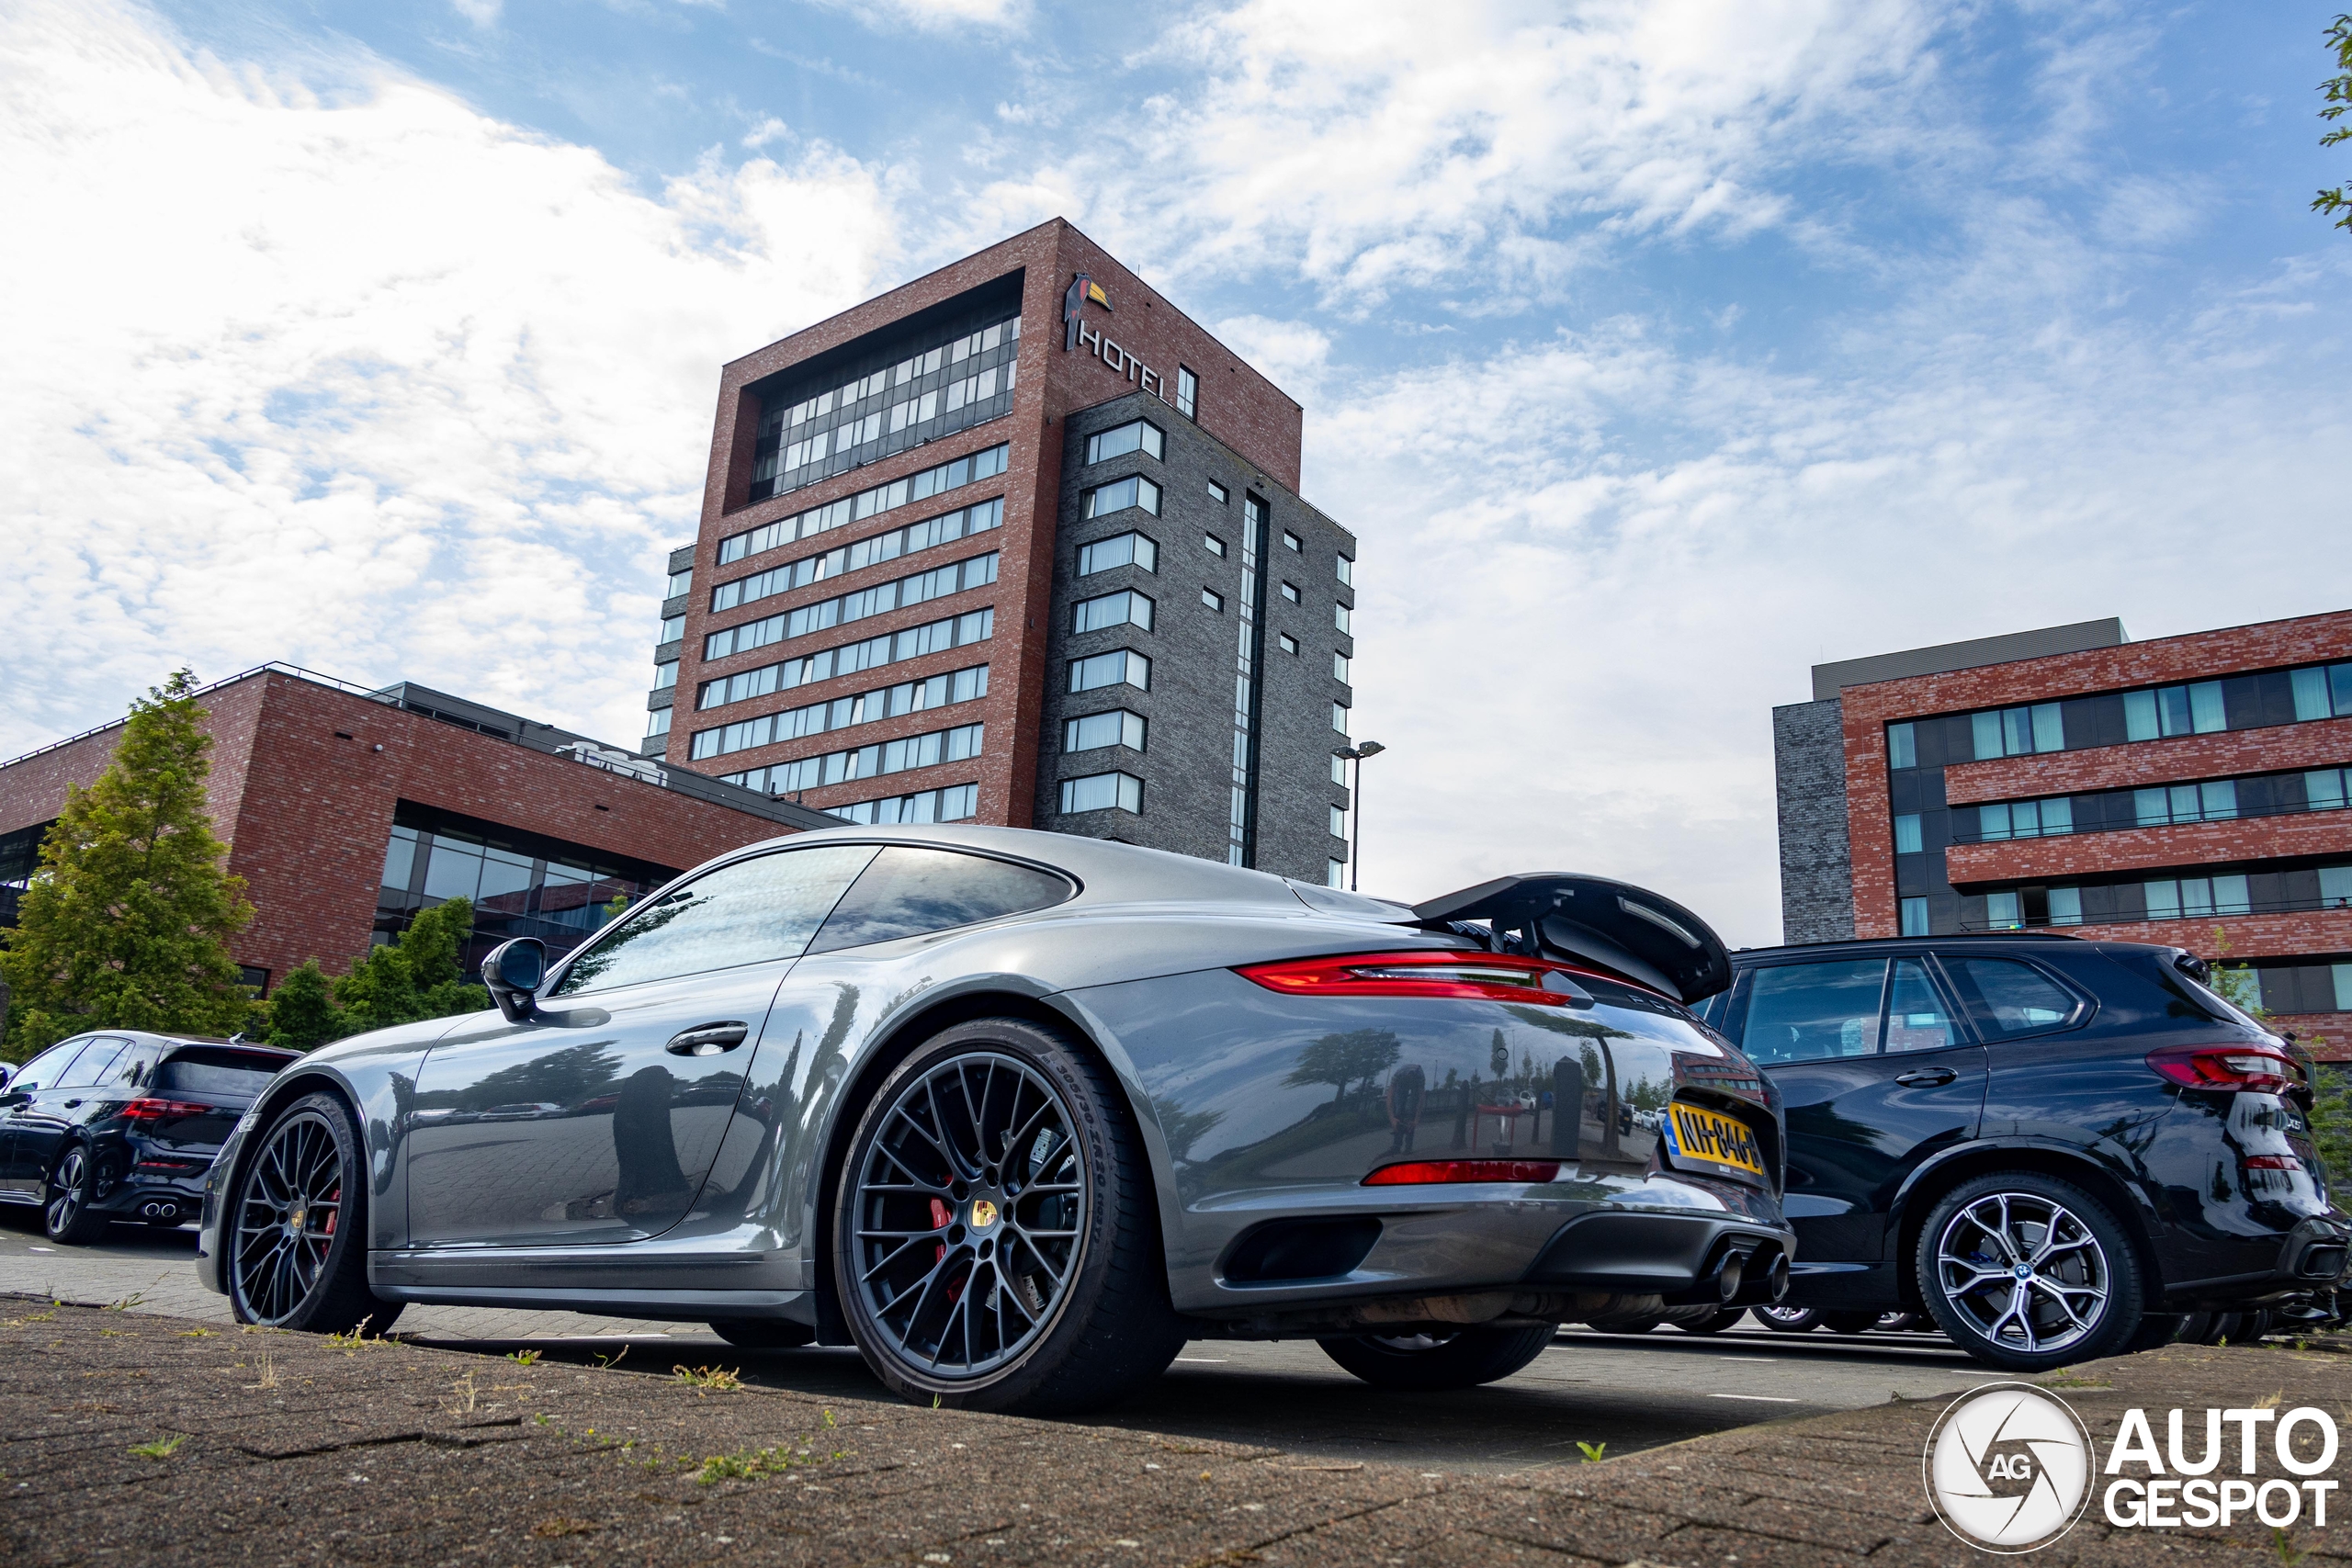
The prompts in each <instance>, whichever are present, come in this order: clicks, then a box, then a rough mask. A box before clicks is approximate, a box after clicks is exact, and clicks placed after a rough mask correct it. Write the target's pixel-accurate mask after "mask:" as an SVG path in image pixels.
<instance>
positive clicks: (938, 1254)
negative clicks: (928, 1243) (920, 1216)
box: [931, 1198, 956, 1263]
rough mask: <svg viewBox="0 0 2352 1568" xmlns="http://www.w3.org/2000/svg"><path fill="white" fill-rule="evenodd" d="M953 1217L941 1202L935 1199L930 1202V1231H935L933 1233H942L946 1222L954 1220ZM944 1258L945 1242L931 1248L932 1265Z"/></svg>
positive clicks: (945, 1251)
mask: <svg viewBox="0 0 2352 1568" xmlns="http://www.w3.org/2000/svg"><path fill="white" fill-rule="evenodd" d="M955 1217H956V1216H955V1214H954V1213H953V1212H951V1211H950V1210H949V1209H948V1207H947V1205H946V1204H944V1203H943V1202H941V1201H939V1200H938V1199H936V1198H933V1200H932V1201H931V1228H932V1229H933V1230H935V1231H944V1230H945V1229H946V1228H947V1222H948V1221H950V1220H952V1219H954V1218H955ZM946 1256H947V1244H946V1243H945V1242H944V1241H943V1242H940V1243H938V1244H937V1245H936V1246H935V1247H933V1248H932V1253H931V1260H932V1261H933V1263H936V1262H938V1261H939V1260H940V1259H941V1258H944V1257H946Z"/></svg>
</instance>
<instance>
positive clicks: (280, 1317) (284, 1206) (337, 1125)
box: [220, 1094, 401, 1334]
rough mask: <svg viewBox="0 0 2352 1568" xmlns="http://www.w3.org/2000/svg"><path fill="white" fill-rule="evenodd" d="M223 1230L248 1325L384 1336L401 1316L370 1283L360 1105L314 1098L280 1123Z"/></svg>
mask: <svg viewBox="0 0 2352 1568" xmlns="http://www.w3.org/2000/svg"><path fill="white" fill-rule="evenodd" d="M321 1213H324V1214H325V1216H326V1219H325V1221H324V1223H323V1227H322V1223H321V1221H320V1219H319V1215H320V1214H321ZM220 1229H221V1237H220V1245H221V1247H223V1248H225V1249H226V1250H227V1253H228V1256H227V1257H226V1258H222V1259H221V1272H222V1273H223V1274H224V1275H226V1276H227V1280H228V1285H229V1306H230V1310H231V1311H232V1312H233V1313H234V1314H236V1318H237V1321H238V1322H240V1323H258V1324H263V1325H267V1326H269V1327H272V1328H289V1329H293V1330H295V1331H297V1332H299V1333H304V1334H351V1333H355V1332H356V1331H358V1330H359V1329H360V1328H361V1326H362V1325H365V1326H366V1327H367V1329H368V1331H369V1332H371V1333H375V1334H381V1333H383V1332H384V1330H386V1329H388V1328H390V1326H391V1325H392V1320H393V1319H394V1318H397V1317H398V1316H400V1313H401V1303H398V1302H387V1301H381V1300H379V1299H378V1298H377V1297H376V1296H375V1295H374V1294H373V1293H371V1292H369V1291H368V1244H367V1234H368V1161H367V1157H366V1156H365V1154H364V1153H363V1152H362V1145H361V1144H360V1141H359V1129H358V1127H357V1126H356V1124H355V1123H354V1122H353V1121H352V1117H351V1111H350V1108H349V1107H347V1106H345V1104H344V1102H343V1101H342V1100H340V1099H338V1098H336V1097H335V1096H334V1095H332V1094H310V1095H304V1096H303V1097H302V1098H301V1099H300V1100H296V1101H295V1102H294V1103H293V1104H291V1105H288V1106H287V1107H285V1108H284V1109H282V1110H281V1111H278V1113H277V1115H276V1116H274V1117H272V1118H271V1119H270V1123H269V1130H268V1131H267V1132H266V1133H264V1134H262V1135H261V1136H259V1137H257V1138H255V1139H254V1142H253V1145H252V1152H251V1153H249V1154H248V1155H246V1156H245V1159H244V1164H243V1168H242V1169H241V1170H239V1171H238V1173H237V1181H236V1187H235V1189H234V1193H233V1196H232V1199H231V1201H230V1206H229V1212H228V1213H227V1214H226V1215H224V1216H223V1217H222V1221H221V1226H220Z"/></svg>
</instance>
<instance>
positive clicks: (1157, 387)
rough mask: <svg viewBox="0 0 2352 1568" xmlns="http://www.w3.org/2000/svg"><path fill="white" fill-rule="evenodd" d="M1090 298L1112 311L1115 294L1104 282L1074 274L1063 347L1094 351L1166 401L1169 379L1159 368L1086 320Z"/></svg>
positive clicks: (1064, 308)
mask: <svg viewBox="0 0 2352 1568" xmlns="http://www.w3.org/2000/svg"><path fill="white" fill-rule="evenodd" d="M1090 299H1091V300H1092V301H1094V303H1096V304H1097V305H1100V306H1102V307H1103V310H1104V312H1105V313H1108V312H1109V311H1110V310H1111V297H1110V296H1109V295H1108V294H1105V293H1103V286H1102V285H1101V284H1099V283H1097V282H1095V281H1094V280H1093V279H1092V278H1091V277H1090V276H1087V275H1086V274H1085V273H1082V272H1081V273H1080V274H1078V275H1077V276H1075V277H1073V278H1071V280H1070V286H1069V288H1068V289H1067V290H1066V291H1064V293H1063V295H1062V351H1063V352H1064V353H1065V354H1069V353H1083V354H1091V355H1093V356H1094V357H1095V358H1097V359H1099V360H1101V361H1102V362H1103V365H1104V366H1106V367H1109V368H1110V369H1111V370H1113V371H1114V372H1116V373H1117V374H1118V375H1120V376H1122V377H1124V378H1126V379H1127V380H1130V381H1133V382H1134V383H1135V384H1136V386H1137V387H1139V388H1141V389H1143V390H1145V391H1147V392H1149V393H1150V394H1151V395H1152V396H1153V397H1155V398H1158V399H1159V400H1160V401H1161V402H1166V401H1167V400H1168V383H1167V380H1166V379H1165V378H1163V377H1162V376H1161V375H1160V374H1159V371H1157V370H1154V369H1153V368H1152V367H1150V366H1148V365H1146V364H1145V363H1144V362H1143V361H1142V360H1140V359H1138V358H1136V356H1135V355H1132V354H1130V353H1128V352H1127V351H1126V350H1125V349H1124V348H1121V347H1120V346H1119V345H1118V344H1115V343H1114V342H1112V341H1111V339H1110V338H1109V337H1107V336H1105V335H1104V334H1103V333H1100V332H1098V331H1096V330H1095V329H1094V328H1092V327H1090V326H1088V325H1087V324H1086V302H1087V301H1088V300H1090Z"/></svg>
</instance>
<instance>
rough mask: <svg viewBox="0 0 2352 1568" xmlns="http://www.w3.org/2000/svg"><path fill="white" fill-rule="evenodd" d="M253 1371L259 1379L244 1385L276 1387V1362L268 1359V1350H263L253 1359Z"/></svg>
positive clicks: (248, 1386) (250, 1386)
mask: <svg viewBox="0 0 2352 1568" xmlns="http://www.w3.org/2000/svg"><path fill="white" fill-rule="evenodd" d="M254 1375H255V1376H256V1377H258V1378H259V1379H260V1381H259V1382H249V1383H247V1384H246V1385H245V1386H246V1387H247V1388H276V1387H277V1362H276V1361H274V1360H272V1359H270V1354H269V1352H268V1351H266V1350H264V1351H263V1352H262V1353H261V1355H260V1356H259V1357H257V1358H256V1359H254Z"/></svg>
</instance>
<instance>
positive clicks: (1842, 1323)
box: [1821, 1310, 1885, 1334]
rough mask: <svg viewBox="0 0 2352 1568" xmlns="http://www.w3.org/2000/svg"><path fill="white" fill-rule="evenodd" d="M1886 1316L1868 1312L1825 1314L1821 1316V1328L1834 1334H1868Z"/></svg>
mask: <svg viewBox="0 0 2352 1568" xmlns="http://www.w3.org/2000/svg"><path fill="white" fill-rule="evenodd" d="M1884 1315H1885V1314H1883V1313H1875V1312H1870V1311H1867V1310H1864V1311H1860V1312H1825V1313H1823V1314H1821V1326H1822V1327H1824V1328H1826V1329H1827V1330H1829V1332H1830V1333H1832V1334H1868V1333H1869V1332H1870V1331H1871V1329H1873V1328H1876V1327H1877V1326H1878V1320H1879V1319H1880V1318H1881V1317H1883V1316H1884Z"/></svg>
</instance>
